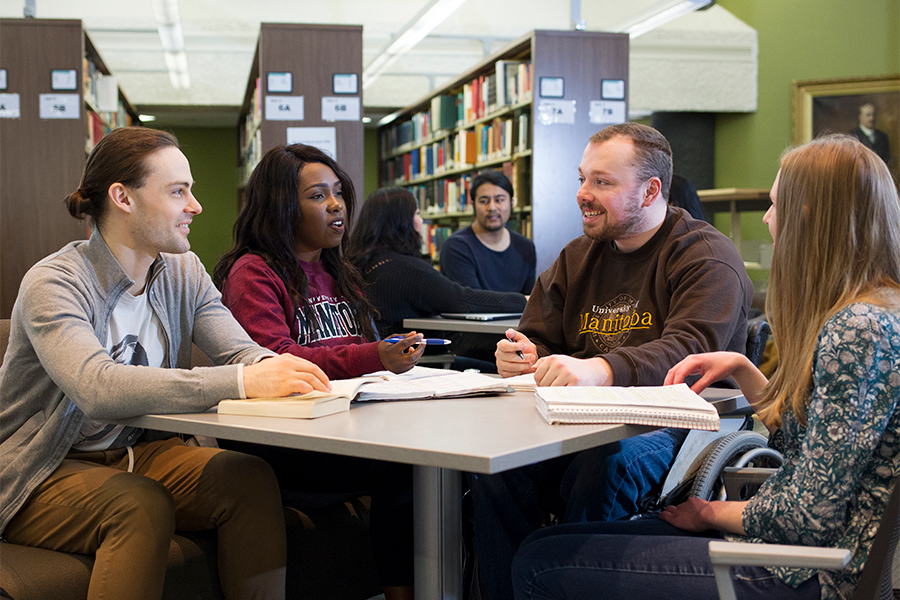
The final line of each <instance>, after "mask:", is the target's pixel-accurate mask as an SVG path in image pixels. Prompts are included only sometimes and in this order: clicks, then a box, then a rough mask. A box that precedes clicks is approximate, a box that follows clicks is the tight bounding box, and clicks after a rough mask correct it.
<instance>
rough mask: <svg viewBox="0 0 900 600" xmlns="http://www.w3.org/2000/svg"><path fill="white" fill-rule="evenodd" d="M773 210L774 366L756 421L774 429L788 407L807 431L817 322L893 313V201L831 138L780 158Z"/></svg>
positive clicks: (857, 155) (873, 165)
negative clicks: (864, 312) (863, 312)
mask: <svg viewBox="0 0 900 600" xmlns="http://www.w3.org/2000/svg"><path fill="white" fill-rule="evenodd" d="M776 206H777V209H776V215H777V216H776V232H775V233H776V235H775V238H776V239H775V253H774V257H773V260H772V272H771V277H770V280H769V293H768V297H767V300H766V312H767V314H768V316H769V320H770V322H771V324H772V329H773V331H774V332H775V337H776V339H777V344H778V350H779V365H778V369H777V371H776V372H775V374H774V376H773V377H772V379H771V380H770V381H769V384H768V385H767V386H766V388H765V390H764V391H763V398H762V408H761V410H760V411H759V413H760V417H761V418H762V419H763V420H764V421H765V422H766V423H768V424H770V425H775V426H778V425H780V424H781V413H782V412H783V411H784V410H786V409H787V408H788V406H791V407H792V408H793V411H794V414H795V415H796V416H797V418H798V419H799V420H800V422H801V423H805V422H806V405H807V403H808V402H809V394H810V390H811V386H812V361H813V356H814V354H815V351H816V342H817V339H818V336H819V332H820V331H821V329H822V327H823V326H824V324H825V321H827V320H828V319H829V318H830V317H832V316H833V315H834V314H835V313H837V312H838V311H840V310H841V309H842V308H844V307H846V306H847V305H849V304H851V303H853V302H857V301H865V302H870V303H872V304H876V305H879V306H884V307H889V308H896V307H897V306H898V304H900V302H898V299H900V294H898V292H900V198H898V194H897V189H896V187H895V186H894V182H893V179H892V178H891V174H890V172H889V171H888V168H887V166H886V165H885V164H884V161H882V160H881V159H880V158H879V157H878V156H877V155H876V154H875V153H874V152H872V151H871V150H869V149H868V148H866V147H865V146H863V145H862V144H861V143H859V141H857V140H856V139H855V138H853V137H850V136H845V135H832V136H825V137H822V138H818V139H816V140H813V141H812V142H809V143H808V144H805V145H803V146H800V147H798V148H794V149H792V150H789V151H788V152H786V153H785V154H784V156H783V157H782V160H781V175H780V177H779V183H778V188H777V190H776Z"/></svg>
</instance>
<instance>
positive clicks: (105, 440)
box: [72, 292, 166, 452]
mask: <svg viewBox="0 0 900 600" xmlns="http://www.w3.org/2000/svg"><path fill="white" fill-rule="evenodd" d="M148 296H149V295H148V294H146V293H144V294H141V295H140V296H132V295H131V294H129V293H128V292H125V293H124V294H122V297H121V298H120V299H119V302H118V303H117V304H116V307H115V309H113V313H112V317H111V318H110V320H109V330H108V333H107V335H106V349H107V350H108V351H109V354H110V356H112V359H113V360H114V361H115V362H117V363H119V364H123V365H138V366H144V367H162V366H163V362H164V360H165V358H166V344H165V334H164V333H163V329H162V325H161V324H160V322H159V318H157V316H156V313H154V312H153V309H152V308H151V306H150V299H149V297H148ZM141 433H142V430H141V429H139V428H136V427H126V426H124V425H113V424H112V423H103V422H100V421H95V420H93V419H86V420H85V421H84V423H83V424H82V426H81V430H80V431H79V434H78V437H77V438H76V440H75V443H74V444H72V448H73V449H75V450H81V451H86V452H87V451H93V450H108V449H111V448H123V447H125V446H130V445H132V444H134V443H135V442H136V441H137V439H138V438H139V437H140V435H141Z"/></svg>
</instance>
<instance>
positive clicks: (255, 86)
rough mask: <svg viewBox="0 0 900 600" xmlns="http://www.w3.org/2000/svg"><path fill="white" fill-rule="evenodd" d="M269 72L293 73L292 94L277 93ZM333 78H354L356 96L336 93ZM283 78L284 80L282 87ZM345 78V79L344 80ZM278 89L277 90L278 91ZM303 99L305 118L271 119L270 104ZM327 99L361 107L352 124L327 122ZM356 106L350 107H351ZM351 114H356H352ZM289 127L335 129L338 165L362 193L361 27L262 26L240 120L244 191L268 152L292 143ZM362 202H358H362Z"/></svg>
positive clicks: (273, 24) (342, 90)
mask: <svg viewBox="0 0 900 600" xmlns="http://www.w3.org/2000/svg"><path fill="white" fill-rule="evenodd" d="M270 73H277V74H290V77H291V83H290V91H284V92H279V91H274V89H270V86H269V85H268V81H267V79H268V75H269V74H270ZM335 75H339V76H340V75H344V76H355V78H356V92H346V91H344V90H346V89H347V88H339V91H338V92H336V90H335ZM283 79H284V78H280V81H281V82H282V83H283ZM346 80H347V77H345V78H343V81H346ZM275 89H277V88H275ZM298 96H300V97H302V98H303V119H302V120H299V119H294V120H273V119H269V118H267V117H268V116H269V115H268V114H267V112H266V102H267V99H269V101H276V102H277V101H278V99H279V98H282V99H284V98H292V97H298ZM323 98H330V99H333V101H335V102H336V101H347V102H351V103H353V102H358V103H359V117H358V118H355V119H353V120H331V119H323V116H324V115H323ZM351 108H352V107H351ZM351 112H352V111H351ZM289 128H334V130H335V131H334V133H335V148H336V154H337V156H335V158H336V159H337V162H338V164H340V165H341V167H342V168H343V169H344V170H345V171H347V173H348V174H349V175H350V178H351V179H352V181H353V183H354V186H355V187H356V191H357V196H358V197H359V196H361V195H362V193H363V189H365V188H364V186H363V183H364V182H363V124H362V26H358V25H306V24H286V23H262V24H261V25H260V31H259V41H258V43H257V46H256V55H255V56H254V58H253V65H252V66H251V68H250V79H249V81H248V82H247V91H246V94H245V95H244V104H243V106H242V107H241V113H240V117H239V119H238V136H239V139H240V143H239V145H238V181H239V186H240V187H241V188H243V187H244V185H245V184H246V182H247V179H248V178H249V177H250V173H251V172H252V171H253V168H254V167H255V166H256V164H257V163H258V162H259V159H260V158H261V157H262V155H263V154H265V152H266V150H269V149H270V148H272V147H274V146H277V145H280V144H286V143H287V142H288V129H289ZM361 200H362V199H361V198H360V201H361Z"/></svg>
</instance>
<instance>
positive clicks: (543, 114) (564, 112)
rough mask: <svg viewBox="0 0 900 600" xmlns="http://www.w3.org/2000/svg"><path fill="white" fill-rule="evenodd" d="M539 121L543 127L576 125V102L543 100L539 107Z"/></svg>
mask: <svg viewBox="0 0 900 600" xmlns="http://www.w3.org/2000/svg"><path fill="white" fill-rule="evenodd" d="M538 120H539V121H540V122H541V124H542V125H559V124H565V125H574V124H575V101H574V100H541V103H540V105H538Z"/></svg>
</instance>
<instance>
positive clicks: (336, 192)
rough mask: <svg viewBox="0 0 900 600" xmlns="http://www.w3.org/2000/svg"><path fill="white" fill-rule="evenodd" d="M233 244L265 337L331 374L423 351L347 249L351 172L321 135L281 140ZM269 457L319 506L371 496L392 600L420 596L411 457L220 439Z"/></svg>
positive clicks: (243, 315)
mask: <svg viewBox="0 0 900 600" xmlns="http://www.w3.org/2000/svg"><path fill="white" fill-rule="evenodd" d="M245 194H246V198H245V202H244V206H243V208H242V209H241V212H240V214H239V215H238V218H237V221H236V222H235V225H234V248H232V249H231V250H230V251H228V252H227V253H226V254H225V255H224V256H223V257H222V258H221V259H220V260H219V263H218V264H217V265H216V268H215V271H214V275H213V277H214V281H215V283H216V285H217V286H219V288H220V289H221V290H222V301H223V302H224V304H225V306H227V307H228V308H230V309H231V311H232V313H234V316H235V317H236V318H237V320H238V322H240V324H241V325H243V327H244V329H246V330H247V333H249V334H250V337H252V338H253V339H254V340H255V341H256V342H257V343H258V344H260V345H262V346H266V347H267V348H269V349H271V350H274V351H275V352H278V353H290V354H295V355H297V356H300V357H302V358H305V359H307V360H310V361H312V362H314V363H316V364H317V365H319V366H320V367H321V368H322V370H324V371H325V372H326V374H328V376H329V377H332V378H336V379H339V378H347V377H356V376H359V375H362V374H364V373H371V372H373V371H380V370H382V369H385V368H386V369H390V370H391V371H394V372H395V373H401V372H403V371H407V370H409V369H410V368H412V367H413V366H414V365H415V364H416V361H417V360H418V359H419V357H420V356H421V355H422V352H423V351H424V348H425V347H424V345H421V346H419V347H417V348H415V347H414V346H415V345H416V342H418V341H419V340H420V339H421V338H422V336H421V335H417V334H411V335H409V336H408V337H407V339H405V340H402V341H400V342H398V343H396V344H389V343H387V342H383V341H375V340H377V336H376V334H375V331H374V328H373V326H372V308H371V306H370V305H369V303H368V302H367V301H366V299H365V298H364V297H363V296H362V294H361V293H360V285H361V283H362V282H361V280H360V277H359V275H358V273H357V271H356V269H355V268H354V267H353V266H352V265H351V264H350V263H349V262H347V260H346V259H345V258H344V256H343V248H344V246H345V245H346V240H345V237H346V236H345V235H344V234H345V232H347V231H348V230H349V224H350V222H351V220H352V218H353V213H354V211H355V209H356V194H355V192H354V189H353V182H352V181H350V178H349V177H348V176H347V174H346V173H345V172H344V170H343V169H341V167H340V165H338V164H337V162H335V161H334V159H332V158H331V157H330V156H328V155H327V154H325V153H324V152H322V151H321V150H319V149H318V148H314V147H312V146H306V145H303V144H292V145H288V146H278V147H275V148H272V149H271V150H269V151H268V152H266V154H265V155H264V156H263V157H262V160H261V161H260V163H259V165H257V167H256V169H254V171H253V173H252V174H251V175H250V180H249V182H248V183H247V189H246V192H245ZM220 444H221V445H222V446H225V447H228V448H233V449H240V450H242V451H244V452H246V453H248V454H255V455H257V456H260V457H262V458H264V459H265V460H266V461H268V462H269V464H271V465H272V467H273V469H274V470H275V474H276V476H277V477H278V482H279V484H280V486H281V489H282V495H283V496H284V498H285V503H286V504H289V505H292V504H293V505H298V506H301V507H303V506H316V505H321V504H323V503H326V502H327V501H329V500H330V501H332V502H334V501H337V499H341V500H347V499H351V498H355V497H357V496H359V495H360V494H362V493H369V494H371V496H372V506H371V517H370V531H371V536H372V545H373V548H374V550H375V559H376V562H377V564H378V569H379V574H380V575H381V580H382V581H381V582H382V585H383V586H384V588H385V595H386V596H387V598H388V600H393V599H395V598H407V597H410V598H411V597H412V583H413V577H412V561H413V556H412V471H411V468H410V467H409V465H401V464H397V463H387V462H381V461H375V460H368V459H362V458H354V457H348V456H335V455H329V454H320V453H316V452H304V451H300V450H290V449H285V448H276V447H271V446H260V445H255V444H245V443H241V442H230V441H225V440H221V441H220Z"/></svg>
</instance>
